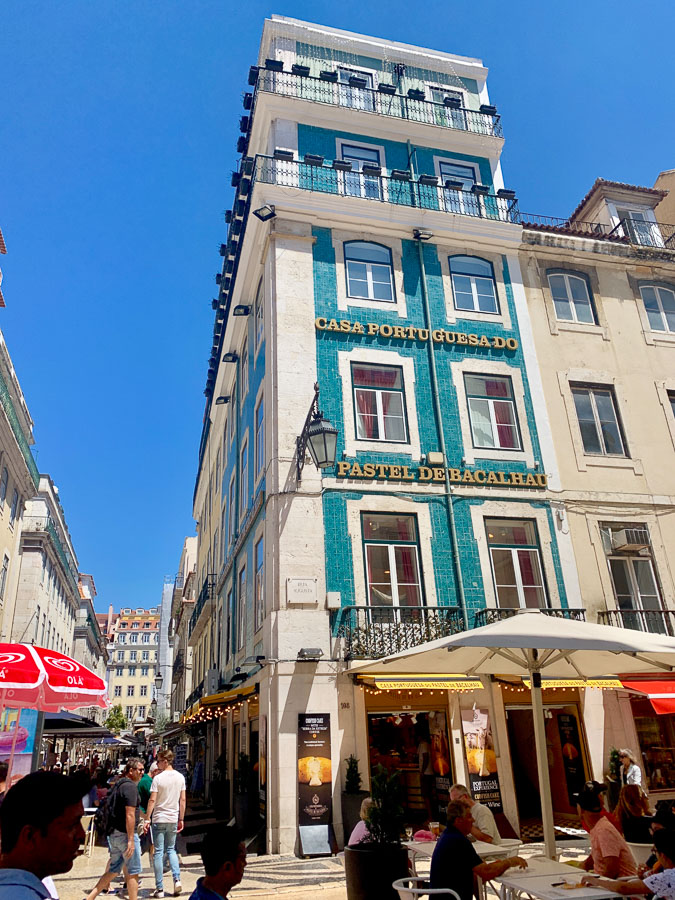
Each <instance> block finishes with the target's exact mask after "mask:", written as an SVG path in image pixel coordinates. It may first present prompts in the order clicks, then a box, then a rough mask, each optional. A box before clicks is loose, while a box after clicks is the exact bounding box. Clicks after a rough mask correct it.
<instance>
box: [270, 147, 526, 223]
mask: <svg viewBox="0 0 675 900" xmlns="http://www.w3.org/2000/svg"><path fill="white" fill-rule="evenodd" d="M316 159H317V160H321V157H317V158H316ZM343 167H344V168H343ZM345 168H346V169H347V170H345ZM378 170H379V167H378V166H374V167H368V166H364V169H363V171H354V170H351V169H350V168H349V163H346V164H345V163H342V161H341V160H336V161H335V163H334V164H333V165H331V164H330V163H324V162H323V160H321V161H320V162H317V163H316V164H313V163H309V162H305V161H303V160H281V159H274V158H273V157H269V156H257V157H256V164H255V170H254V175H253V177H254V180H255V181H260V182H263V183H265V184H276V185H280V186H281V187H289V188H300V189H301V190H306V191H315V192H318V193H323V194H337V195H339V196H342V197H357V198H362V199H364V200H375V201H379V202H380V203H391V204H393V205H395V206H409V207H415V208H418V209H428V210H438V211H440V212H447V213H453V214H455V215H461V216H473V217H475V218H484V219H491V220H496V221H502V222H511V223H516V224H519V222H520V215H519V213H518V201H517V200H515V199H514V198H512V197H511V196H499V195H498V194H492V193H483V192H482V190H481V191H480V192H477V191H474V190H470V191H467V190H464V189H462V188H461V187H456V186H452V187H448V186H447V185H448V184H459V183H452V182H446V185H443V184H440V183H439V180H438V179H437V178H436V177H435V176H425V175H422V176H420V177H419V178H417V179H413V178H412V177H411V173H410V172H407V171H403V170H392V172H390V173H389V174H388V175H387V174H381V173H379V174H378ZM486 190H488V189H486ZM506 193H510V192H506Z"/></svg>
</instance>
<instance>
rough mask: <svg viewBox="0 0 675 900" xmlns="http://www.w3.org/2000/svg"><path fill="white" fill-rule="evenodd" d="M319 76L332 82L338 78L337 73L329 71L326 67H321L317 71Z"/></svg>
mask: <svg viewBox="0 0 675 900" xmlns="http://www.w3.org/2000/svg"><path fill="white" fill-rule="evenodd" d="M319 78H320V79H321V80H322V81H332V82H333V84H335V82H337V80H338V73H337V72H329V71H328V69H322V70H321V72H319Z"/></svg>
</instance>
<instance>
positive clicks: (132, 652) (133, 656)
mask: <svg viewBox="0 0 675 900" xmlns="http://www.w3.org/2000/svg"><path fill="white" fill-rule="evenodd" d="M137 656H138V651H137V650H130V651H129V659H130V661H131V662H136V658H137Z"/></svg>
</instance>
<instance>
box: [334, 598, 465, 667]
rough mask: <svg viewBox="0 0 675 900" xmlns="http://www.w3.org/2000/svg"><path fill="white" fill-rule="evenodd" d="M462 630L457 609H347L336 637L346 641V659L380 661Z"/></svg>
mask: <svg viewBox="0 0 675 900" xmlns="http://www.w3.org/2000/svg"><path fill="white" fill-rule="evenodd" d="M463 628H464V623H463V618H462V613H461V610H460V609H459V607H457V606H434V607H430V606H344V607H343V608H342V609H341V610H340V612H339V618H338V622H337V625H336V631H335V633H336V635H337V637H340V638H342V639H343V640H344V652H345V659H373V658H375V659H377V658H379V657H381V656H388V655H389V654H390V653H398V652H399V651H400V650H409V649H410V648H412V647H417V646H419V645H420V644H424V643H426V642H427V641H435V640H437V639H438V638H442V637H448V636H449V635H451V634H457V632H459V631H462V630H463Z"/></svg>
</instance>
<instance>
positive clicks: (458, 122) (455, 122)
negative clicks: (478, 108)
mask: <svg viewBox="0 0 675 900" xmlns="http://www.w3.org/2000/svg"><path fill="white" fill-rule="evenodd" d="M429 94H430V97H431V100H432V102H433V103H436V104H437V105H436V106H435V107H434V122H435V123H436V124H437V125H449V126H450V128H459V129H461V130H462V131H466V110H465V109H463V108H462V107H463V106H464V94H463V93H462V92H461V91H453V90H452V89H451V88H447V87H444V86H442V85H438V86H433V87H430V88H429ZM446 98H450V99H452V100H455V101H459V103H460V104H461V106H460V108H459V109H456V108H455V107H451V106H449V105H447V104H446V102H445V101H446ZM474 118H475V119H481V118H483V117H482V116H475V117H474ZM473 124H474V127H475V125H476V123H475V122H474V123H473Z"/></svg>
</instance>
